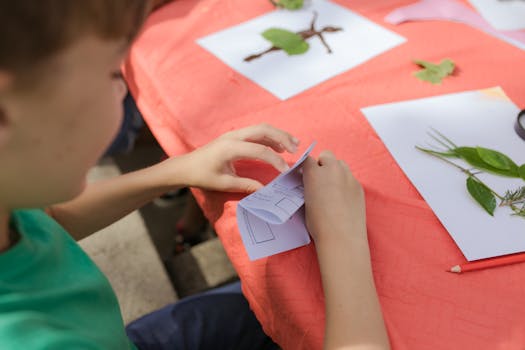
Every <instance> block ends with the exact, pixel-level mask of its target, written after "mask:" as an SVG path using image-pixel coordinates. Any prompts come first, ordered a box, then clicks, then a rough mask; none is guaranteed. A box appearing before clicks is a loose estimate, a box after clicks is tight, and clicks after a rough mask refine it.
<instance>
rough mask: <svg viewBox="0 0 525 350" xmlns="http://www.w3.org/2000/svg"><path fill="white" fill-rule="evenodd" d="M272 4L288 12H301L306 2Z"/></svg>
mask: <svg viewBox="0 0 525 350" xmlns="http://www.w3.org/2000/svg"><path fill="white" fill-rule="evenodd" d="M272 3H273V4H274V5H275V6H277V7H282V8H285V9H287V10H299V9H301V8H302V7H303V6H304V0H274V1H272Z"/></svg>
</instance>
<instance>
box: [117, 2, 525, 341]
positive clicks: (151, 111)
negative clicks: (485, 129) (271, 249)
mask: <svg viewBox="0 0 525 350" xmlns="http://www.w3.org/2000/svg"><path fill="white" fill-rule="evenodd" d="M334 2H336V3H338V4H340V5H343V6H346V7H348V8H350V9H352V10H354V11H356V12H358V13H360V14H362V15H364V16H366V17H367V18H369V19H370V20H372V21H375V22H376V23H378V24H380V25H382V26H384V27H385V28H388V29H390V30H392V31H394V32H397V33H399V34H400V35H402V36H404V37H406V38H407V39H408V41H407V43H405V44H403V45H400V46H398V47H396V48H394V49H393V50H390V51H388V52H386V53H384V54H382V55H380V56H378V57H375V58H373V59H372V60H370V61H368V62H366V63H365V64H362V65H360V66H358V67H357V68H355V69H352V70H350V71H347V72H346V73H344V74H341V75H339V76H337V77H336V78H333V79H331V80H328V81H326V82H324V83H322V84H320V85H318V86H316V87H314V88H312V89H310V90H308V91H306V92H304V93H301V94H299V95H297V96H295V97H293V98H291V99H289V100H286V101H280V100H278V99H277V98H275V97H274V96H272V95H271V94H270V93H268V92H267V91H265V90H263V89H262V88H260V87H259V86H257V85H256V84H254V83H252V82H251V81H249V80H248V79H246V78H245V77H243V76H241V75H240V74H238V73H236V72H235V71H233V70H232V69H230V68H229V67H228V66H226V65H225V64H223V63H222V62H221V61H219V60H218V59H217V58H215V57H214V56H212V55H211V54H210V53H208V52H207V51H205V50H204V49H202V48H201V47H199V46H198V45H197V44H196V43H195V40H196V39H197V38H200V37H202V36H204V35H207V34H210V33H213V32H216V31H218V30H220V29H224V28H227V27H230V26H232V25H234V24H237V23H241V22H243V21H245V20H247V19H250V18H253V17H256V16H259V15H261V14H263V13H266V12H268V11H270V10H271V9H272V7H271V5H270V4H269V2H268V1H265V0H251V1H246V0H221V1H218V0H215V1H214V0H201V1H197V0H177V1H175V2H173V3H171V4H168V5H167V6H165V7H163V8H161V9H160V10H159V11H157V12H155V13H154V14H153V15H152V16H151V17H150V18H149V20H148V21H147V23H146V25H145V29H144V30H143V32H142V34H141V35H140V37H139V38H138V40H137V41H136V43H135V44H134V45H133V47H132V49H131V52H130V56H129V59H128V61H127V62H126V65H125V77H126V80H127V81H128V83H129V87H130V90H131V92H132V93H133V95H134V97H135V99H136V101H137V104H138V106H139V108H140V110H141V111H142V113H143V115H144V118H145V120H146V122H147V123H148V125H149V126H150V128H151V130H152V132H153V133H154V135H155V136H156V138H157V139H158V141H159V142H160V144H161V145H162V147H163V148H164V149H165V151H166V152H167V153H168V154H170V155H177V154H182V153H185V152H188V151H191V150H193V149H195V148H196V147H199V146H201V145H203V144H205V143H207V142H209V141H210V140H212V139H213V138H215V137H216V136H218V135H220V134H222V133H224V132H225V131H228V130H231V129H234V128H240V127H244V126H247V125H251V124H255V123H259V122H263V121H264V122H268V123H270V124H273V125H275V126H277V127H280V128H283V129H285V130H288V131H290V132H291V133H292V134H294V135H296V136H297V137H299V138H300V139H301V140H302V149H304V148H305V147H306V146H307V145H308V144H309V143H310V142H311V141H312V140H314V139H315V140H317V141H318V146H317V147H316V151H315V152H314V154H318V153H319V152H320V150H322V149H331V150H333V151H334V152H335V154H336V155H337V156H338V157H340V158H342V159H344V160H346V161H347V162H348V163H349V164H350V167H351V168H352V170H353V172H354V174H355V176H356V177H357V178H358V180H359V181H360V182H361V183H362V184H363V187H364V189H365V193H366V202H367V223H368V235H369V242H370V250H371V256H372V265H373V271H374V277H375V281H376V285H377V290H378V294H379V298H380V302H381V306H382V309H383V313H384V318H385V322H386V326H387V328H388V333H389V336H390V338H391V343H392V346H393V348H394V349H418V350H425V349H429V350H430V349H432V350H436V349H506V350H510V349H523V348H524V346H525V345H524V344H525V281H524V276H525V264H518V265H513V266H507V267H502V268H498V269H491V270H485V271H480V272H476V273H470V274H464V275H459V276H458V275H454V274H450V273H446V272H445V269H447V268H449V267H450V266H452V265H455V264H457V263H460V262H463V261H465V259H464V257H463V256H462V254H461V252H460V251H459V249H458V248H457V247H456V245H455V244H454V242H453V241H452V239H451V238H450V237H449V235H448V234H447V232H446V231H445V229H444V228H443V226H442V225H441V224H440V222H439V221H438V220H437V218H436V216H435V215H434V214H433V212H432V211H431V209H430V208H429V207H428V205H427V204H426V203H425V201H424V200H423V199H422V198H421V196H420V195H419V194H418V192H417V190H416V189H415V188H414V187H413V186H412V185H411V184H410V182H409V181H408V179H407V178H406V177H405V175H404V174H403V172H402V171H401V169H400V168H399V167H398V166H397V164H396V163H395V162H394V160H393V158H392V157H391V156H390V154H389V153H388V151H387V149H386V148H385V146H384V145H383V143H382V142H381V140H380V139H379V138H378V136H377V135H376V134H375V132H374V131H373V130H372V128H371V127H370V125H369V124H368V122H367V121H366V120H365V118H364V116H363V115H362V114H361V112H360V108H361V107H364V106H370V105H375V104H381V103H387V102H393V101H402V100H409V99H415V98H421V97H427V96H434V95H441V94H446V93H452V92H459V91H466V90H474V89H481V88H488V87H492V86H497V85H500V86H502V88H503V89H504V90H505V91H506V93H507V94H508V95H509V97H510V98H511V99H512V100H513V101H514V102H515V103H517V104H518V105H519V106H521V107H524V106H525V81H524V80H523V79H524V78H525V52H524V51H521V50H519V49H517V48H515V47H513V46H510V45H508V44H506V43H504V42H502V41H500V40H498V39H496V38H493V37H491V36H488V35H486V34H484V33H482V32H480V31H478V30H476V29H473V28H470V27H467V26H466V25H463V24H459V23H450V22H437V21H436V22H418V23H407V24H403V25H399V26H392V25H389V24H387V23H385V22H384V21H383V18H384V17H385V15H387V14H388V13H389V12H390V11H392V10H393V9H395V8H397V7H399V6H404V5H407V4H409V3H411V2H412V1H408V0H392V1H386V0H381V1H358V0H334ZM446 57H449V58H452V59H453V60H455V62H456V63H457V66H458V67H459V69H458V71H457V72H456V74H454V76H452V77H450V78H448V79H446V80H445V81H444V82H443V84H442V85H431V84H428V83H424V82H421V81H419V80H417V79H415V78H414V77H413V76H412V72H413V71H415V70H416V67H415V66H414V64H413V63H411V60H412V59H414V58H417V59H426V60H430V61H434V62H436V61H439V60H441V59H443V58H446ZM300 151H301V150H300ZM285 157H286V159H287V160H288V161H290V162H293V161H294V160H295V159H294V157H295V156H290V155H286V156H285ZM240 172H241V173H243V174H245V175H249V176H253V177H255V178H257V179H260V180H262V181H268V180H270V179H271V178H272V177H273V176H275V175H276V173H275V172H274V171H272V170H270V169H269V168H268V167H264V166H260V167H253V165H252V166H242V167H241V169H240ZM195 194H196V197H197V200H198V202H199V204H200V205H201V206H202V208H203V210H204V212H205V214H206V216H207V217H208V219H209V220H210V221H211V222H212V223H213V224H214V226H215V228H216V230H217V233H218V235H219V237H220V239H221V241H222V243H223V245H224V247H225V249H226V252H227V254H228V256H229V257H230V259H231V261H232V262H233V265H234V267H235V268H236V270H237V272H238V274H239V276H240V278H241V280H242V282H243V292H244V294H245V295H246V297H247V299H248V300H249V303H250V306H251V308H252V309H253V310H254V312H255V314H256V315H257V318H258V319H259V321H260V322H261V323H262V325H263V327H264V330H265V331H266V332H267V333H268V334H269V335H270V336H271V337H272V338H273V339H274V340H275V341H276V342H277V343H279V344H280V345H281V346H282V347H283V348H284V349H320V348H322V339H323V335H324V304H323V303H324V299H323V292H322V288H321V281H320V275H319V268H318V263H317V259H316V254H315V248H314V246H313V244H310V245H309V246H306V247H302V248H299V249H296V250H293V251H289V252H286V253H283V254H279V255H275V256H272V257H269V258H265V259H261V260H257V261H253V262H252V261H249V259H248V257H247V255H246V252H245V250H244V247H243V245H242V242H241V238H240V236H239V233H238V230H237V226H236V219H235V208H236V204H237V201H238V200H239V199H240V198H241V196H240V195H234V194H224V193H211V192H203V191H195ZM342 268H343V269H344V267H342ZM348 297H349V298H351V297H352V296H351V295H349V296H348Z"/></svg>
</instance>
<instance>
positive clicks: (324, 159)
mask: <svg viewBox="0 0 525 350" xmlns="http://www.w3.org/2000/svg"><path fill="white" fill-rule="evenodd" d="M318 162H319V165H320V166H326V165H331V164H334V163H336V162H337V158H336V157H335V155H334V154H333V153H332V152H330V151H327V150H324V151H322V152H321V154H320V155H319V160H318Z"/></svg>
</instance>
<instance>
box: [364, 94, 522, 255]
mask: <svg viewBox="0 0 525 350" xmlns="http://www.w3.org/2000/svg"><path fill="white" fill-rule="evenodd" d="M362 112H363V114H364V115H365V116H366V118H367V119H368V121H369V122H370V124H371V125H372V127H373V128H374V129H375V130H376V132H377V134H378V135H379V137H380V138H381V140H382V141H383V142H384V144H385V145H386V147H387V148H388V150H389V151H390V153H391V154H392V156H393V157H394V159H395V160H396V161H397V163H398V164H399V166H400V167H401V168H402V169H403V171H404V172H405V174H406V175H407V176H408V178H409V179H410V181H411V182H412V183H413V184H414V186H415V187H416V188H417V189H418V191H419V193H420V194H421V196H423V198H424V199H425V200H426V202H427V203H428V204H429V205H430V207H431V208H432V210H433V211H434V213H435V214H436V215H437V217H438V218H439V220H440V221H441V223H442V224H443V226H444V227H445V228H446V229H447V231H448V232H449V234H450V235H451V236H452V238H453V239H454V241H455V242H456V244H457V245H458V246H459V248H460V249H461V251H462V253H463V254H464V255H465V257H466V258H467V260H477V259H483V258H489V257H494V256H500V255H506V254H511V253H517V252H522V251H525V219H524V218H520V217H517V216H511V213H512V211H510V210H509V209H508V208H503V207H502V208H497V209H496V211H495V213H494V217H492V216H490V215H489V214H488V213H487V212H485V211H484V210H483V209H482V208H481V207H480V206H479V205H478V204H477V203H476V202H475V201H474V200H473V199H472V198H471V197H470V195H469V193H468V192H467V189H466V186H465V183H466V178H467V176H466V175H465V174H463V173H462V172H461V171H459V170H458V169H456V168H454V167H453V166H451V165H449V164H447V163H445V162H443V161H441V160H439V159H437V158H434V157H432V156H429V155H427V154H425V153H423V152H421V151H418V150H417V149H416V148H415V146H416V145H418V146H421V147H424V148H428V143H433V144H435V142H433V141H432V139H431V138H430V136H429V135H428V133H429V132H430V131H431V129H432V128H434V129H436V130H438V131H439V132H440V133H442V134H443V135H445V136H446V137H448V138H449V139H451V140H452V141H453V142H454V143H456V144H457V145H458V146H473V147H475V146H482V147H486V148H491V149H495V150H498V151H500V152H502V153H504V154H506V155H508V156H509V157H510V158H512V159H513V160H514V161H515V162H516V163H517V164H518V165H521V164H524V163H525V152H524V150H525V141H524V140H522V139H521V138H519V136H518V135H517V134H516V133H515V131H514V128H513V125H514V123H515V120H516V116H517V114H518V112H519V109H518V107H517V106H516V105H515V104H513V103H512V102H511V101H510V100H509V99H508V98H507V97H506V95H505V94H504V92H503V91H502V90H501V89H500V88H491V89H486V90H480V91H469V92H463V93H457V94H450V95H444V96H439V97H431V98H425V99H419V100H413V101H406V102H399V103H391V104H385V105H379V106H374V107H368V108H364V109H362ZM453 161H455V162H457V163H459V164H461V165H462V166H464V167H466V168H469V166H468V165H467V164H465V163H462V162H461V161H459V160H456V159H453ZM478 177H479V178H480V179H482V181H484V182H486V183H487V185H489V186H490V187H491V188H493V189H494V190H495V191H497V192H499V193H501V194H504V193H505V190H507V189H516V188H518V187H520V186H524V185H525V182H524V181H523V180H521V179H515V178H506V177H500V176H495V175H491V174H485V173H483V174H480V175H478Z"/></svg>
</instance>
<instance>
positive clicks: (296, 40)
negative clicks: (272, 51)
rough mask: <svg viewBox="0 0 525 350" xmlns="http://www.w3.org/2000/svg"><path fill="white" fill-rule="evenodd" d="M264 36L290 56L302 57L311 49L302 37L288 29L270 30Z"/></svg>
mask: <svg viewBox="0 0 525 350" xmlns="http://www.w3.org/2000/svg"><path fill="white" fill-rule="evenodd" d="M262 36H263V37H264V38H265V39H266V40H268V41H269V42H271V43H272V45H273V46H275V47H278V48H280V49H282V50H284V51H285V52H286V53H287V54H288V55H300V54H303V53H305V52H306V51H308V49H309V48H310V45H308V43H307V42H306V41H304V39H303V37H302V36H300V35H299V34H296V33H294V32H291V31H289V30H286V29H280V28H270V29H267V30H265V31H264V32H263V33H262Z"/></svg>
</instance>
